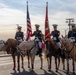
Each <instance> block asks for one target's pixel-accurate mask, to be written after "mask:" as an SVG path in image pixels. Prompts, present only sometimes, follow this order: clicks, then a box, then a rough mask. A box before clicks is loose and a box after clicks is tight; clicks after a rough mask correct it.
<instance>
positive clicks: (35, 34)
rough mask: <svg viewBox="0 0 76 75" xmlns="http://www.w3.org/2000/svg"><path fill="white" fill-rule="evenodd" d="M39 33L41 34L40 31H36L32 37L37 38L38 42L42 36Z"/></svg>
mask: <svg viewBox="0 0 76 75" xmlns="http://www.w3.org/2000/svg"><path fill="white" fill-rule="evenodd" d="M41 33H42V32H41V30H37V31H34V33H33V34H32V36H35V39H36V38H38V39H39V41H42V34H41Z"/></svg>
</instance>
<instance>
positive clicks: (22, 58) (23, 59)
mask: <svg viewBox="0 0 76 75" xmlns="http://www.w3.org/2000/svg"><path fill="white" fill-rule="evenodd" d="M21 59H22V68H24V58H23V56H22V55H21Z"/></svg>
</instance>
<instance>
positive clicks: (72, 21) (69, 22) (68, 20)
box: [66, 18, 74, 31]
mask: <svg viewBox="0 0 76 75" xmlns="http://www.w3.org/2000/svg"><path fill="white" fill-rule="evenodd" d="M66 23H68V26H69V31H70V26H71V24H72V23H74V18H68V19H66Z"/></svg>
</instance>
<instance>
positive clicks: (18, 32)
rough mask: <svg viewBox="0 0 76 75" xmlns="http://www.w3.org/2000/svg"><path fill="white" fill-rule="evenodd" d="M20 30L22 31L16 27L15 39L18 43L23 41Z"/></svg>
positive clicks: (19, 27)
mask: <svg viewBox="0 0 76 75" xmlns="http://www.w3.org/2000/svg"><path fill="white" fill-rule="evenodd" d="M21 30H22V27H21V26H18V27H17V32H16V34H15V39H16V40H18V41H20V42H22V41H23V39H24V34H23V32H22V31H21Z"/></svg>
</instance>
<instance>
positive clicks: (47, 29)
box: [45, 2, 50, 40]
mask: <svg viewBox="0 0 76 75" xmlns="http://www.w3.org/2000/svg"><path fill="white" fill-rule="evenodd" d="M47 39H50V28H49V21H48V2H47V3H46V16H45V40H47Z"/></svg>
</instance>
